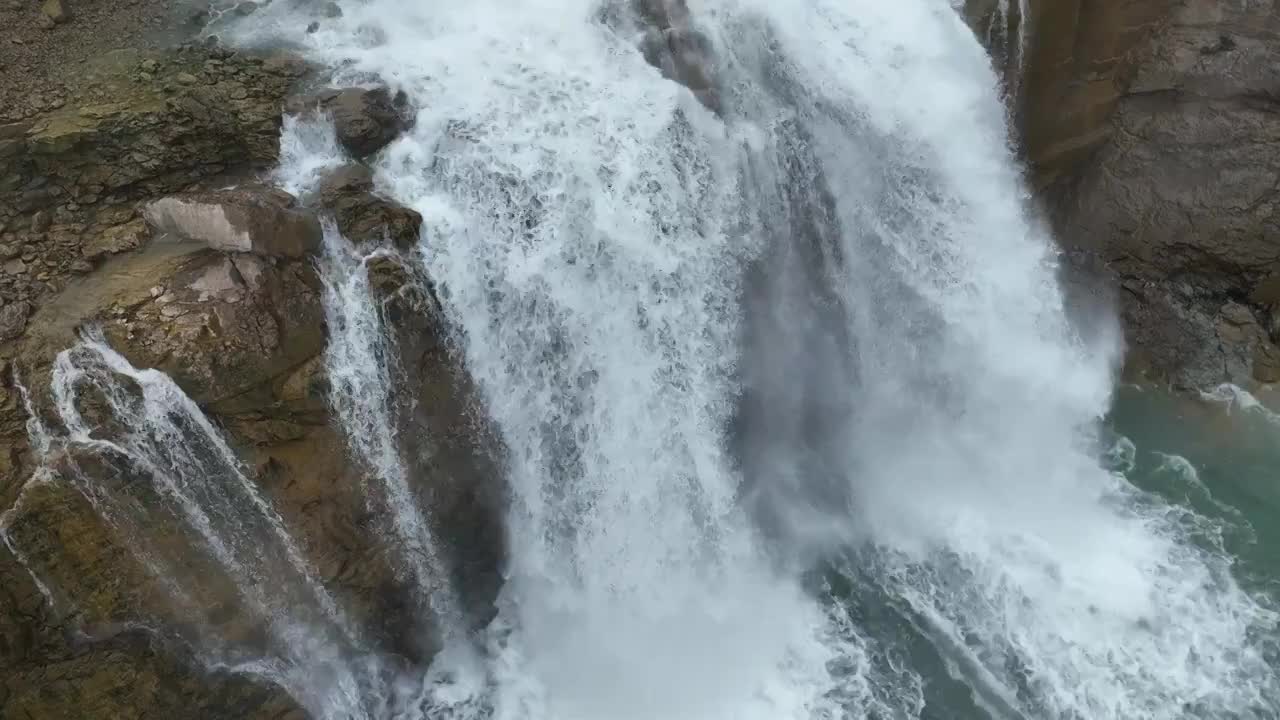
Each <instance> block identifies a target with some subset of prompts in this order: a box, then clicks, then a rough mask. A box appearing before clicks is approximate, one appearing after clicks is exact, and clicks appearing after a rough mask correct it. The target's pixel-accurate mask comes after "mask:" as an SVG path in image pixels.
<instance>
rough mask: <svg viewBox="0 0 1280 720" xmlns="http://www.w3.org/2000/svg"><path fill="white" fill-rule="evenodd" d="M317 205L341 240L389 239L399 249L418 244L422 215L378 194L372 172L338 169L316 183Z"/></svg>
mask: <svg viewBox="0 0 1280 720" xmlns="http://www.w3.org/2000/svg"><path fill="white" fill-rule="evenodd" d="M318 195H319V197H318V198H317V203H318V205H319V208H320V211H321V212H323V213H325V214H327V215H329V216H331V217H332V218H333V220H334V222H335V224H336V225H337V227H338V230H339V231H340V232H341V233H342V235H343V236H344V237H346V238H347V239H348V240H350V241H351V242H354V243H358V244H367V243H377V242H380V241H382V240H384V239H386V240H390V241H391V242H392V243H393V244H394V245H395V246H396V247H399V248H401V249H408V248H411V247H412V246H413V245H414V244H415V243H417V241H418V233H419V230H420V229H421V227H422V215H420V214H418V212H416V211H414V210H410V209H409V208H406V207H403V206H401V205H398V204H396V203H395V202H393V201H391V200H389V199H387V198H385V197H382V196H380V195H378V194H377V193H376V192H375V190H374V184H373V171H372V170H370V169H369V168H368V167H366V166H363V165H346V166H343V167H341V168H338V169H337V170H336V171H334V172H333V173H332V174H331V175H329V176H328V177H326V178H325V179H324V180H323V181H321V183H320V190H319V193H318Z"/></svg>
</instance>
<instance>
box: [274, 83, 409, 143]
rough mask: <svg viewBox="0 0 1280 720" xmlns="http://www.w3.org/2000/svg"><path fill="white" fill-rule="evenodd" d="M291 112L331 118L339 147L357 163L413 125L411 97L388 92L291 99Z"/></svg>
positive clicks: (344, 91)
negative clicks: (318, 113)
mask: <svg viewBox="0 0 1280 720" xmlns="http://www.w3.org/2000/svg"><path fill="white" fill-rule="evenodd" d="M287 110H288V112H290V113H291V114H295V115H307V114H310V113H315V112H321V113H325V114H327V115H328V116H329V117H330V118H332V120H333V126H334V130H335V131H336V133H337V136H338V142H339V144H341V145H342V147H343V148H344V149H345V150H346V151H347V152H349V153H351V155H352V157H354V158H356V159H364V158H367V157H369V156H370V155H373V154H374V153H376V152H378V151H379V150H381V149H382V148H384V147H386V146H387V145H388V144H389V143H390V142H391V141H392V140H394V139H395V138H396V136H398V135H399V134H400V133H402V132H404V130H406V129H407V128H408V127H409V126H410V125H411V123H412V115H411V110H410V107H409V98H408V96H406V95H405V94H404V93H395V94H392V93H391V91H390V90H388V89H387V88H372V89H364V88H345V89H329V90H323V91H321V92H318V93H315V94H311V95H305V96H302V97H295V98H291V99H290V100H289V103H288V105H287Z"/></svg>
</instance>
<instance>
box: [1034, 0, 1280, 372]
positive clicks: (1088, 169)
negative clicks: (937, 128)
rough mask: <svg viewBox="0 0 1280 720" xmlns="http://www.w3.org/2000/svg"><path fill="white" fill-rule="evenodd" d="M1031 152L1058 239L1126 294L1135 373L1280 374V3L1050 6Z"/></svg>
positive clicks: (1151, 0) (1042, 36)
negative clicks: (1279, 325) (1278, 327)
mask: <svg viewBox="0 0 1280 720" xmlns="http://www.w3.org/2000/svg"><path fill="white" fill-rule="evenodd" d="M1036 9H1037V25H1036V27H1037V30H1036V35H1035V37H1034V38H1033V43H1034V45H1033V47H1034V48H1035V50H1034V53H1035V54H1034V55H1033V57H1032V65H1031V67H1030V68H1029V76H1028V80H1027V85H1026V87H1027V93H1028V96H1027V97H1026V98H1025V102H1026V111H1025V116H1026V120H1025V122H1026V125H1025V128H1024V134H1025V137H1026V143H1027V149H1028V155H1029V157H1030V160H1031V162H1032V164H1033V169H1034V171H1035V173H1036V176H1037V178H1038V181H1039V183H1040V184H1041V185H1042V187H1043V191H1042V192H1043V195H1044V197H1045V199H1046V202H1047V203H1048V205H1049V206H1050V210H1051V213H1052V216H1053V219H1054V221H1055V225H1056V227H1057V230H1058V235H1059V237H1060V239H1061V241H1062V242H1063V243H1064V244H1065V245H1066V246H1067V247H1068V248H1070V249H1072V250H1077V251H1081V252H1084V253H1087V254H1088V255H1091V256H1092V258H1093V261H1094V262H1095V263H1096V264H1098V265H1101V266H1102V267H1104V268H1105V272H1106V273H1107V274H1108V275H1109V276H1110V277H1111V278H1112V279H1113V281H1114V282H1115V284H1117V285H1118V286H1119V288H1120V292H1119V293H1118V298H1119V307H1120V311H1121V314H1122V317H1123V320H1124V324H1125V328H1126V331H1127V332H1126V334H1127V340H1128V342H1129V345H1130V353H1129V363H1128V365H1129V369H1130V370H1131V371H1132V372H1134V373H1135V374H1141V375H1146V376H1148V377H1150V378H1151V379H1155V380H1160V381H1169V382H1172V383H1174V384H1176V385H1179V386H1182V387H1187V388H1206V387H1212V386H1214V385H1216V384H1218V383H1221V382H1227V381H1231V382H1236V383H1241V384H1249V383H1251V382H1264V383H1265V382H1274V381H1275V380H1276V379H1277V369H1276V358H1277V357H1278V356H1280V349H1278V348H1277V347H1276V345H1275V340H1277V339H1280V333H1275V332H1273V331H1272V329H1271V328H1272V327H1273V326H1275V319H1274V318H1275V317H1276V316H1277V315H1280V312H1278V311H1280V306H1278V305H1277V303H1278V302H1280V292H1277V288H1280V244H1278V243H1277V238H1278V237H1280V215H1277V207H1280V206H1278V205H1277V203H1278V202H1280V195H1278V194H1277V187H1280V184H1278V178H1280V175H1277V172H1278V171H1277V168H1278V167H1280V150H1278V149H1277V148H1280V144H1277V141H1278V140H1280V103H1277V100H1276V98H1277V97H1280V45H1277V43H1276V41H1275V38H1276V37H1278V36H1280V10H1278V9H1277V7H1276V5H1275V4H1274V3H1250V4H1246V5H1242V4H1222V3H1215V2H1209V1H1207V0H1194V1H1191V2H1185V3H1177V4H1175V3H1172V2H1168V0H1141V1H1139V2H1131V3H1113V4H1101V5H1091V4H1088V3H1039V4H1037V5H1036Z"/></svg>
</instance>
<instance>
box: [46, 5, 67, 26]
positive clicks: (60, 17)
mask: <svg viewBox="0 0 1280 720" xmlns="http://www.w3.org/2000/svg"><path fill="white" fill-rule="evenodd" d="M40 12H41V13H43V14H44V16H45V17H47V18H49V19H50V20H52V21H53V22H54V23H57V24H61V23H64V22H66V21H68V20H70V19H71V12H70V11H69V10H67V4H66V2H64V0H44V3H43V4H41V5H40Z"/></svg>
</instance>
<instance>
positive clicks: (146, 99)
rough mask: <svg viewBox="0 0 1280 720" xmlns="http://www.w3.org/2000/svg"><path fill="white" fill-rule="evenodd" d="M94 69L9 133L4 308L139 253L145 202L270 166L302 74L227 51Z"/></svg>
mask: <svg viewBox="0 0 1280 720" xmlns="http://www.w3.org/2000/svg"><path fill="white" fill-rule="evenodd" d="M89 67H90V70H89V71H88V72H86V73H85V74H84V75H83V76H80V77H78V78H77V79H76V83H77V84H76V85H75V86H74V87H73V88H72V89H71V90H69V92H68V97H67V98H66V100H65V101H62V102H60V104H59V105H60V106H59V107H57V108H53V109H51V110H49V111H47V112H45V113H44V114H42V115H39V116H37V117H34V118H30V119H27V120H23V121H20V122H16V123H9V124H4V125H0V256H3V260H5V261H8V262H7V263H6V264H5V265H4V266H3V271H0V300H4V301H6V302H16V301H20V300H26V301H30V302H35V301H37V300H39V299H41V298H43V297H47V296H49V295H51V294H53V293H57V292H58V291H59V290H61V288H62V287H63V286H64V285H65V284H66V282H67V280H68V278H69V277H71V276H73V275H76V274H83V273H84V272H87V271H88V270H90V269H92V266H93V265H94V264H96V263H99V262H101V261H102V260H104V259H105V258H106V257H108V256H109V255H111V254H113V253H117V252H123V251H127V250H131V249H134V248H136V247H138V246H139V245H140V244H141V243H142V241H143V240H144V239H145V237H146V231H145V228H143V227H142V225H141V223H140V222H138V217H137V215H136V211H135V205H136V203H137V202H138V201H140V200H144V199H151V198H155V197H157V196H161V195H165V194H169V193H174V192H179V191H183V190H189V189H193V188H196V187H199V186H200V185H201V184H202V183H207V182H208V181H209V180H210V179H212V178H216V177H219V176H236V175H238V174H242V173H244V172H246V171H249V170H253V169H258V168H265V167H267V166H269V165H270V164H271V163H273V162H274V160H275V158H276V156H277V153H278V150H279V147H278V145H279V128H280V124H281V119H280V105H281V103H282V102H283V101H284V98H285V97H286V95H287V94H288V92H289V89H290V88H291V87H292V85H293V83H294V81H295V80H296V79H297V78H298V77H299V76H300V75H301V74H302V72H303V70H304V67H303V66H302V65H301V64H300V63H299V62H298V61H297V60H296V59H294V58H292V57H291V56H287V55H278V54H277V55H254V54H237V53H231V52H230V51H226V50H222V49H218V48H212V49H207V48H201V49H188V50H183V51H175V52H169V53H163V54H154V53H153V54H144V53H139V52H132V51H117V52H112V53H108V54H107V55H106V56H105V57H102V58H99V59H98V60H96V61H94V62H93V63H92V64H91V65H89ZM179 75H191V76H193V77H196V78H197V79H198V80H199V82H198V83H196V84H192V85H185V84H183V83H181V82H179V80H178V79H177V78H178V76H179Z"/></svg>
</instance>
